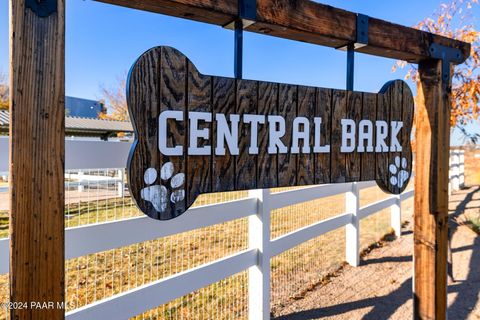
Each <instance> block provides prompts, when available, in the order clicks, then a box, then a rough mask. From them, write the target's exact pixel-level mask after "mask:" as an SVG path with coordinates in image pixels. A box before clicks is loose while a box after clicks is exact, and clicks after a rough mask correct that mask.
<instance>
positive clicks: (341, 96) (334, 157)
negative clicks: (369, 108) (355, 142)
mask: <svg viewBox="0 0 480 320" xmlns="http://www.w3.org/2000/svg"><path fill="white" fill-rule="evenodd" d="M346 115H347V91H344V90H333V92H332V115H331V119H332V120H331V121H332V133H331V138H330V141H331V144H332V149H331V150H330V175H331V178H330V181H331V182H332V183H344V182H345V181H346V174H347V172H346V168H345V157H346V156H345V153H341V152H340V148H334V147H333V146H340V145H341V144H342V126H341V120H342V119H344V118H345V117H346Z"/></svg>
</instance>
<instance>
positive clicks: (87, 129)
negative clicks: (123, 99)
mask: <svg viewBox="0 0 480 320" xmlns="http://www.w3.org/2000/svg"><path fill="white" fill-rule="evenodd" d="M9 124H10V113H9V112H8V111H6V110H0V129H5V128H8V126H9ZM4 131H5V130H4ZM132 131H133V128H132V124H131V123H130V122H127V121H114V120H104V119H92V118H81V117H69V116H67V117H65V133H66V134H67V135H71V134H74V135H90V136H92V135H94V136H95V135H105V134H110V133H115V132H132Z"/></svg>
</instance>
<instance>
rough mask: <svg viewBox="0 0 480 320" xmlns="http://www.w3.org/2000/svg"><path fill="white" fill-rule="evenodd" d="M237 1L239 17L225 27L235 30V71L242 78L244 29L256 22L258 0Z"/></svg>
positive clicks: (236, 76)
mask: <svg viewBox="0 0 480 320" xmlns="http://www.w3.org/2000/svg"><path fill="white" fill-rule="evenodd" d="M237 1H238V17H237V18H236V19H235V20H233V21H232V22H230V23H228V24H227V25H225V26H223V27H224V28H226V29H231V30H234V31H235V37H234V42H235V43H234V70H233V71H234V75H235V78H237V79H241V78H242V75H243V29H245V28H247V27H248V26H251V25H252V24H254V23H255V20H256V19H257V0H237Z"/></svg>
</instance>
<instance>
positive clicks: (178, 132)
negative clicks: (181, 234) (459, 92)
mask: <svg viewBox="0 0 480 320" xmlns="http://www.w3.org/2000/svg"><path fill="white" fill-rule="evenodd" d="M127 91H128V92H127V99H128V107H129V112H130V118H131V120H132V122H133V126H134V130H135V142H134V144H133V146H132V149H131V152H130V157H129V161H128V178H129V184H130V191H131V193H132V196H133V198H134V199H135V201H136V203H137V205H138V207H139V208H140V209H141V210H142V211H143V212H144V213H145V214H147V215H148V216H150V217H152V218H155V219H161V220H165V219H172V218H175V217H177V216H178V215H180V214H182V213H183V212H185V211H186V210H187V209H188V208H189V207H190V206H191V205H192V204H193V203H194V201H195V199H196V198H197V196H198V195H200V194H203V193H209V192H224V191H234V190H247V189H260V188H275V187H287V186H304V185H313V184H323V183H344V182H352V181H368V180H376V181H377V184H378V185H379V186H380V188H382V189H383V190H384V191H386V192H390V193H393V194H399V193H401V192H402V191H403V190H404V189H405V187H406V185H407V183H408V181H409V179H410V176H411V172H412V150H411V146H410V134H411V130H412V120H413V107H414V106H413V97H412V93H411V91H410V89H409V87H408V86H407V84H406V83H405V82H403V81H401V80H395V81H391V82H388V83H387V84H385V85H384V86H383V88H382V89H381V90H380V93H378V94H374V93H364V92H352V91H345V90H336V89H325V88H315V87H308V86H299V85H292V84H283V83H272V82H264V81H253V80H243V79H232V78H225V77H216V76H207V75H202V74H200V73H199V72H198V70H197V69H196V68H195V66H194V65H193V63H192V62H190V61H189V60H188V59H187V58H186V57H185V56H184V55H183V54H182V53H180V52H179V51H177V50H175V49H173V48H170V47H156V48H153V49H151V50H149V51H147V52H146V53H144V54H143V55H142V56H141V57H140V58H139V59H138V60H137V61H136V62H135V64H134V66H133V67H132V69H131V71H130V74H129V79H128V86H127Z"/></svg>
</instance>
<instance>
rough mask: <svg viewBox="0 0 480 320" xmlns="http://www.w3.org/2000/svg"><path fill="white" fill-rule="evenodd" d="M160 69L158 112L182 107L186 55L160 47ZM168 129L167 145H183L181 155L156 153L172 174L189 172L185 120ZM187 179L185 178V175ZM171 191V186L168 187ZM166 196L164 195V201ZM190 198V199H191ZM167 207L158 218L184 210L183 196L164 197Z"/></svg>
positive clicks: (166, 183)
mask: <svg viewBox="0 0 480 320" xmlns="http://www.w3.org/2000/svg"><path fill="white" fill-rule="evenodd" d="M160 65H161V70H160V93H161V96H160V112H162V111H165V110H174V111H182V112H185V111H186V107H187V92H186V90H187V89H186V85H187V58H186V57H185V56H184V55H182V54H181V53H180V52H179V51H177V50H175V49H173V48H170V47H162V51H161V62H160ZM168 126H169V129H170V130H169V131H168V136H167V145H168V146H172V147H173V146H177V145H183V146H184V147H183V157H182V158H179V157H170V156H165V155H160V158H161V163H162V166H163V165H164V164H166V163H167V162H171V163H172V164H173V168H174V171H173V175H175V174H177V173H185V176H187V177H188V176H189V174H190V172H188V169H189V168H188V167H187V165H186V163H185V161H183V159H185V158H186V154H187V148H186V146H187V142H188V141H187V127H186V122H185V121H183V122H181V121H173V120H171V121H169V122H168ZM162 180H163V181H162V184H165V185H167V186H168V185H170V184H171V181H172V180H171V179H168V180H165V179H162ZM187 180H188V179H187ZM183 188H184V190H188V189H189V186H188V185H184V186H183ZM172 191H173V190H172ZM168 200H169V199H168V198H167V201H168ZM192 202H193V201H192ZM168 203H169V205H168V206H167V210H166V211H165V212H164V213H163V214H164V217H162V219H163V218H164V219H169V218H175V217H176V216H178V215H180V214H182V213H183V212H185V210H187V208H188V207H187V205H186V199H184V200H183V201H179V202H176V203H173V202H172V201H168Z"/></svg>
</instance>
